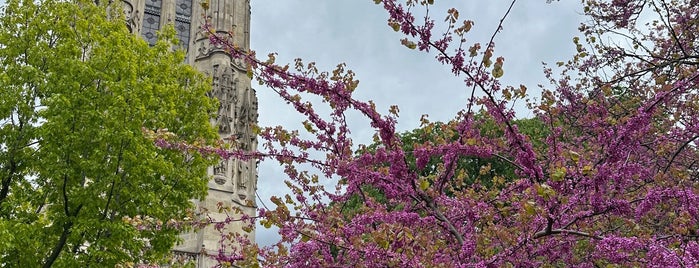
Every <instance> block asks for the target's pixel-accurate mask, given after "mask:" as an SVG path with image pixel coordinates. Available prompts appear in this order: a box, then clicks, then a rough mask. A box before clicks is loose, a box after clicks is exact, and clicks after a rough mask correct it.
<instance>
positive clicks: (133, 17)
mask: <svg viewBox="0 0 699 268" xmlns="http://www.w3.org/2000/svg"><path fill="white" fill-rule="evenodd" d="M122 4H123V6H124V20H126V27H128V28H129V32H132V33H133V32H134V30H138V29H140V28H141V25H140V22H141V20H140V17H139V16H138V13H139V12H138V10H135V9H134V7H133V4H131V2H129V1H122Z"/></svg>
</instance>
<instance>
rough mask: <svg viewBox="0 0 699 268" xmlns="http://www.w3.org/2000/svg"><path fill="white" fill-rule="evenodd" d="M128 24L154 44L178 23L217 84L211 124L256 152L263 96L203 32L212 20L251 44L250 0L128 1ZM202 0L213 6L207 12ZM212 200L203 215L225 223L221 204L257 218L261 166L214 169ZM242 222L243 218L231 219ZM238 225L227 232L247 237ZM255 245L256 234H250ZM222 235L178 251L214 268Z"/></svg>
mask: <svg viewBox="0 0 699 268" xmlns="http://www.w3.org/2000/svg"><path fill="white" fill-rule="evenodd" d="M123 1H124V5H125V12H126V18H127V25H128V26H129V28H130V29H131V31H132V32H134V33H135V34H138V35H141V36H142V37H143V38H144V39H145V40H146V41H148V42H149V43H151V44H154V43H155V41H156V40H157V35H156V32H157V31H158V30H159V29H160V28H161V27H162V26H163V25H166V24H174V26H175V29H176V31H177V37H178V38H179V40H180V46H181V49H184V50H185V51H187V58H186V61H187V63H188V64H190V65H192V66H194V67H195V68H196V69H198V70H199V71H201V72H204V73H206V74H208V75H209V76H210V77H211V79H212V83H213V91H212V92H211V97H214V98H217V99H218V100H219V103H220V107H219V109H218V114H217V116H216V118H212V119H211V123H212V124H214V125H215V126H217V127H218V132H219V134H220V136H221V138H223V139H224V140H235V142H233V144H232V147H234V148H240V149H244V150H250V151H254V150H256V149H257V139H256V137H255V134H254V133H253V132H252V128H251V125H252V124H254V123H256V122H257V97H256V95H255V91H254V90H253V89H252V87H251V83H250V78H249V77H248V76H247V74H246V67H245V65H244V63H243V62H241V61H238V60H233V59H232V58H231V57H230V55H228V54H227V53H225V52H224V51H223V50H222V49H221V48H220V47H215V46H211V45H210V44H209V41H208V38H207V37H206V36H205V35H204V34H201V33H200V30H201V26H202V24H203V23H204V21H205V19H204V16H206V18H207V20H209V21H210V23H211V25H212V27H213V29H216V31H220V32H229V31H232V32H233V37H234V40H233V41H234V42H235V44H236V45H238V46H239V47H241V48H243V49H249V46H250V0H123ZM201 1H207V2H208V6H209V7H208V9H207V10H204V9H203V8H202V5H201ZM209 175H210V178H211V179H210V181H209V183H208V188H209V191H208V196H207V197H206V199H205V200H204V201H195V203H196V205H197V207H198V208H199V209H200V210H199V211H208V212H205V213H202V214H201V215H200V216H201V217H210V218H211V219H212V220H214V221H221V220H223V219H225V217H226V214H222V213H218V211H219V209H218V206H219V204H222V205H223V206H227V207H237V208H239V209H240V210H241V211H242V212H243V213H244V214H247V215H254V214H255V209H256V205H255V190H256V187H257V163H256V162H255V160H250V161H239V160H233V159H231V160H225V161H222V162H220V163H218V164H217V165H215V166H213V167H210V168H209ZM231 216H233V217H235V218H239V217H240V215H231ZM236 224H237V223H235V222H234V223H232V224H230V225H228V226H229V227H228V229H227V230H226V231H227V232H239V233H242V232H243V231H242V225H241V224H237V225H236ZM248 235H249V237H250V239H251V240H252V241H254V239H255V236H254V231H253V232H251V233H249V234H248ZM220 238H221V233H220V232H218V231H216V230H214V229H213V227H212V226H210V227H207V228H205V229H204V230H202V231H199V232H195V233H188V234H184V235H183V239H184V242H183V243H182V244H181V245H179V246H177V247H176V248H175V253H176V254H177V255H179V257H181V258H185V259H187V260H189V261H192V262H194V263H197V267H211V266H212V265H213V264H214V262H213V260H211V259H210V258H207V257H205V254H204V253H208V254H216V253H217V252H218V249H219V240H220Z"/></svg>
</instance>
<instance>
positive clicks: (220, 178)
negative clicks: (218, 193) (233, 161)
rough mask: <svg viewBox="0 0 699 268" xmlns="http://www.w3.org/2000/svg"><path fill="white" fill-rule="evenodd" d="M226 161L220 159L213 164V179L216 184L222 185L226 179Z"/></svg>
mask: <svg viewBox="0 0 699 268" xmlns="http://www.w3.org/2000/svg"><path fill="white" fill-rule="evenodd" d="M227 171H228V162H227V161H225V160H221V161H220V162H219V163H218V164H216V165H215V166H214V181H215V182H216V184H218V185H223V184H225V183H226V181H228V178H227V176H226V174H227V173H228V172H227Z"/></svg>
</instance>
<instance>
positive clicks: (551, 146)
mask: <svg viewBox="0 0 699 268" xmlns="http://www.w3.org/2000/svg"><path fill="white" fill-rule="evenodd" d="M375 2H376V3H377V4H379V5H381V6H383V8H384V9H385V10H386V11H387V12H388V14H389V20H388V25H389V26H390V27H391V28H392V29H393V30H395V31H399V32H401V33H403V34H404V35H405V38H404V39H402V40H401V43H402V44H403V45H405V46H406V47H407V48H409V49H417V50H419V51H423V52H427V53H434V54H435V55H436V60H437V61H439V62H441V63H443V64H445V65H449V66H451V70H452V72H453V73H454V75H456V76H462V77H464V78H465V84H464V88H465V89H467V90H469V91H470V92H471V97H470V98H469V99H468V102H467V104H466V106H465V107H464V109H463V110H462V111H459V112H458V113H457V114H456V115H455V123H454V124H452V125H450V126H451V127H450V128H449V131H451V133H453V136H454V137H457V138H455V139H444V138H438V139H435V140H434V142H425V143H421V144H415V145H414V146H413V147H412V150H408V151H406V150H405V149H404V146H403V141H401V139H400V138H399V136H398V135H397V134H396V132H395V124H396V120H397V116H398V108H397V107H392V108H391V110H390V111H389V113H388V114H387V115H381V114H380V113H379V112H377V111H376V109H375V106H374V105H373V103H372V102H364V101H360V100H357V99H355V98H353V97H352V93H353V91H354V90H355V89H356V88H357V85H358V81H357V80H355V77H354V73H353V72H352V71H349V70H346V68H345V65H344V64H340V65H338V66H337V68H336V69H335V70H333V71H331V72H321V71H319V70H318V69H317V68H316V67H315V66H314V65H313V64H304V63H303V62H302V61H301V60H297V61H296V62H295V64H293V65H291V66H290V65H278V64H276V63H275V57H274V56H275V55H274V54H270V55H269V59H268V60H266V61H261V60H258V59H256V57H255V54H254V53H252V52H246V51H241V50H239V49H238V47H237V46H236V45H235V44H232V43H231V42H228V41H227V40H229V39H228V38H227V37H226V36H222V35H218V34H215V33H214V32H211V34H210V39H211V41H212V42H214V43H216V44H218V45H223V46H226V47H228V49H229V52H230V53H231V55H232V56H233V57H237V58H243V59H244V60H246V61H247V63H248V65H249V68H250V69H249V72H250V75H254V76H255V79H257V80H258V81H259V82H260V83H261V84H263V85H265V86H267V87H269V88H271V89H272V90H274V91H275V92H276V93H278V95H279V96H280V97H282V98H283V99H284V100H286V101H287V102H288V103H289V104H290V105H292V106H293V107H294V108H295V109H296V110H297V111H298V112H299V113H301V114H303V115H305V116H306V118H307V120H306V121H304V122H302V124H303V126H304V129H305V130H306V133H300V132H299V131H288V130H285V129H283V128H281V127H266V128H261V129H260V130H259V135H260V137H261V138H262V139H263V142H262V143H261V144H262V146H261V147H262V148H263V150H262V151H260V152H257V153H254V154H252V155H250V154H245V153H244V152H229V151H227V152H222V155H223V156H224V157H231V156H233V157H243V158H245V157H259V158H264V159H274V160H277V161H279V162H280V163H281V164H283V165H284V166H285V172H286V174H287V175H288V177H289V179H288V180H287V185H288V186H289V187H290V189H291V191H292V193H293V194H292V195H289V196H284V197H273V198H272V200H271V201H272V203H273V204H274V207H264V208H261V209H260V210H259V216H258V217H257V218H259V221H260V222H261V223H262V225H263V226H266V227H270V226H277V227H278V228H279V233H280V234H281V236H282V239H281V241H280V242H279V243H277V244H276V245H274V246H272V247H269V248H257V247H255V246H254V245H251V244H250V243H243V245H242V247H241V248H236V249H238V251H236V252H235V253H234V254H233V255H231V256H229V255H227V256H220V259H221V261H222V262H234V261H237V262H238V264H240V265H263V266H289V267H309V266H310V267H338V266H342V267H345V266H358V267H386V266H396V267H466V266H488V267H490V266H493V267H499V266H518V267H519V266H525V267H529V266H562V265H577V266H583V267H597V266H605V265H623V266H646V265H655V266H672V267H675V266H690V267H691V266H697V265H699V244H698V243H697V241H696V240H697V238H698V234H697V227H698V224H699V211H698V210H697V207H699V196H697V191H698V190H699V189H698V188H697V179H698V177H699V173H697V171H698V170H697V165H696V164H697V163H696V161H697V159H699V155H697V150H696V146H697V143H696V140H697V138H698V137H699V125H698V124H697V123H699V122H698V121H697V120H699V119H697V118H699V117H698V116H697V112H698V111H699V110H698V109H697V108H699V107H698V106H697V104H698V102H697V91H696V88H697V84H696V83H697V82H699V72H697V66H699V60H698V59H699V50H698V49H697V46H696V44H695V42H696V40H697V38H696V33H695V32H696V29H697V26H698V25H699V18H697V16H699V5H698V4H697V3H696V1H690V0H686V1H682V0H676V1H663V0H643V1H641V0H625V1H617V0H614V1H602V0H600V1H583V5H584V10H585V15H587V16H588V17H589V18H590V20H589V21H588V22H586V23H584V24H582V25H581V27H580V30H581V34H582V38H580V37H575V38H574V39H573V40H574V43H575V44H576V46H577V54H575V55H574V56H573V57H572V59H571V60H569V61H568V62H560V63H558V67H559V70H560V75H555V74H554V71H553V69H551V68H545V73H546V75H547V76H548V77H549V79H550V81H551V88H550V89H544V91H543V94H542V96H541V98H540V101H539V102H537V103H530V105H529V107H531V109H532V110H533V111H534V112H535V114H536V115H537V117H538V118H539V119H540V120H541V121H542V122H544V124H545V125H546V127H547V128H548V130H547V131H546V137H545V138H542V139H541V140H532V138H531V137H530V136H528V135H525V134H522V133H521V131H520V130H519V129H520V126H519V125H518V124H517V123H516V122H515V118H514V114H515V113H514V111H513V110H512V109H511V108H507V107H511V105H509V104H511V103H512V102H514V101H517V100H521V99H524V98H525V97H526V96H527V91H526V87H524V86H506V85H502V84H501V83H500V81H499V78H500V77H501V76H502V75H503V73H504V71H503V70H504V69H505V66H504V59H503V58H502V57H496V56H495V55H496V51H495V44H494V43H493V41H492V40H493V38H494V37H495V35H496V34H497V32H496V33H494V34H493V38H491V40H490V42H488V43H484V44H480V43H468V42H467V41H466V38H465V37H466V36H468V34H469V30H470V29H471V28H472V27H474V26H473V25H474V23H473V22H472V21H470V20H463V18H461V17H460V16H459V12H458V10H456V9H449V10H447V11H446V20H444V23H445V24H446V25H440V27H436V25H437V24H438V23H439V22H440V20H435V19H433V18H432V17H431V14H441V13H440V12H439V11H435V10H432V9H433V8H434V7H433V2H434V1H430V0H422V1H417V0H407V1H397V0H375ZM515 2H516V0H514V1H512V5H514V3H515ZM510 8H512V6H510ZM428 11H429V12H428ZM508 13H509V10H508ZM506 17H507V14H504V16H503V19H502V20H501V22H500V23H501V25H500V26H502V23H503V22H504V21H505V19H506ZM646 22H647V23H646ZM441 26H446V27H441ZM444 28H446V29H447V30H446V31H444V32H438V31H436V30H435V29H444ZM301 94H312V95H317V96H320V97H322V100H323V103H321V104H322V105H328V106H329V107H331V108H332V112H331V113H330V114H329V115H328V116H321V114H319V113H318V112H316V110H315V109H314V105H318V104H317V103H315V104H312V103H310V102H306V101H304V100H303V99H302V98H301ZM481 108H482V109H484V110H485V111H486V114H487V116H486V118H487V120H490V121H491V122H492V124H493V127H494V128H495V129H497V130H498V131H499V133H501V134H502V135H498V136H493V135H484V134H483V133H482V132H481V130H480V128H479V126H481V125H482V124H483V120H485V119H483V118H477V117H476V116H475V114H476V113H477V111H476V110H477V109H481ZM351 110H355V111H359V112H361V114H363V116H365V117H366V118H367V119H368V120H369V122H370V125H371V127H373V128H375V129H376V135H375V142H376V143H377V144H378V146H375V149H373V150H361V148H363V146H362V145H358V146H357V147H359V148H360V150H359V152H360V153H359V154H355V149H356V148H357V147H355V146H354V144H353V143H352V140H351V138H350V135H349V134H350V129H349V128H348V125H347V123H346V121H345V113H346V112H348V111H351ZM424 123H425V124H426V126H430V124H431V123H429V122H427V121H425V122H424ZM534 144H538V145H537V146H535V145H534ZM318 155H321V156H323V157H320V158H319V157H315V156H318ZM465 158H497V159H499V160H501V161H502V162H506V163H507V164H508V165H510V167H511V168H512V169H513V170H514V172H515V175H516V178H514V179H512V180H497V176H495V178H494V179H493V182H492V183H490V184H489V185H485V184H484V183H481V181H479V180H478V179H476V180H471V179H469V178H473V177H474V176H475V177H478V174H467V172H465V171H464V170H463V169H459V168H458V166H459V165H458V163H459V161H460V160H461V159H465ZM434 159H439V161H438V162H437V163H436V167H435V166H434V165H432V164H430V165H429V167H428V165H427V164H428V163H429V162H430V161H434ZM427 168H430V172H424V171H425V169H427ZM309 170H315V171H314V172H310V171H309ZM329 182H330V184H329ZM327 185H336V186H335V187H328V186H327ZM366 186H370V187H369V188H367V187H366ZM367 189H372V191H378V192H380V193H381V194H380V195H377V194H375V193H368V192H367ZM357 196H359V197H360V200H361V204H360V205H352V213H347V206H346V205H344V204H347V202H348V200H350V199H352V202H355V203H356V197H357ZM378 196H380V197H381V200H377V199H378V198H377V197H378ZM245 220H250V221H252V220H253V218H251V219H245ZM224 257H225V258H224Z"/></svg>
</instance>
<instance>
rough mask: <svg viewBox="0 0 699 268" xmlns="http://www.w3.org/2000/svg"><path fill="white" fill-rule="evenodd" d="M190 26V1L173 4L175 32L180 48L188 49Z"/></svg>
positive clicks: (181, 0) (184, 0) (180, 0)
mask: <svg viewBox="0 0 699 268" xmlns="http://www.w3.org/2000/svg"><path fill="white" fill-rule="evenodd" d="M191 24H192V0H177V1H176V4H175V30H176V31H177V38H178V39H179V41H180V46H181V47H182V49H184V51H187V50H188V49H189V36H190V29H191Z"/></svg>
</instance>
